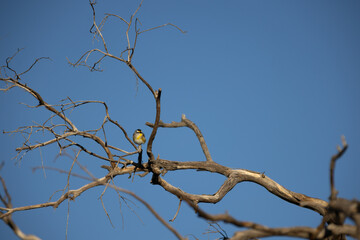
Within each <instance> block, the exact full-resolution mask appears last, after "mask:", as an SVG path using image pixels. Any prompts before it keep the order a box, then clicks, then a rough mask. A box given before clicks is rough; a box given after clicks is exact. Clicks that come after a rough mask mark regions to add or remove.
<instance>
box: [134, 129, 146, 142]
mask: <svg viewBox="0 0 360 240" xmlns="http://www.w3.org/2000/svg"><path fill="white" fill-rule="evenodd" d="M133 141H134V142H135V143H136V144H137V145H141V144H144V143H145V142H146V138H145V134H144V133H143V132H142V131H141V129H136V130H135V132H134V134H133Z"/></svg>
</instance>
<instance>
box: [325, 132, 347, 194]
mask: <svg viewBox="0 0 360 240" xmlns="http://www.w3.org/2000/svg"><path fill="white" fill-rule="evenodd" d="M341 141H342V145H343V147H342V148H341V147H339V146H338V148H337V149H338V153H337V154H335V155H333V156H332V157H331V162H330V189H331V194H330V197H329V199H330V200H335V199H336V195H337V191H336V189H335V183H334V171H335V162H336V160H338V159H339V158H340V157H341V156H342V155H343V154H344V152H345V151H346V149H347V148H348V145H347V143H346V140H345V137H344V136H342V137H341Z"/></svg>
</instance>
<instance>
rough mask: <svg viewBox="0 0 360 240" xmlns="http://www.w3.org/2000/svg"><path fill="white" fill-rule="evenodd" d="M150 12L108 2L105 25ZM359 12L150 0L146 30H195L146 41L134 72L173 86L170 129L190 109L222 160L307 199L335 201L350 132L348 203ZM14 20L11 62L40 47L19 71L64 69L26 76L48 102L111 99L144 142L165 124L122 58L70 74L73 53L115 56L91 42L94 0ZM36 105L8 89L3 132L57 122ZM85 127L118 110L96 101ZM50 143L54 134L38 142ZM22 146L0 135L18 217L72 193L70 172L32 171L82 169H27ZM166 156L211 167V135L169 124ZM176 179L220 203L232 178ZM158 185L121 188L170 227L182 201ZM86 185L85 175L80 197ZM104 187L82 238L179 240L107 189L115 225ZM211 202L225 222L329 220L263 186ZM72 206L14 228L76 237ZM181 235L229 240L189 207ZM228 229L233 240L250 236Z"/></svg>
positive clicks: (359, 150) (21, 7) (355, 171)
mask: <svg viewBox="0 0 360 240" xmlns="http://www.w3.org/2000/svg"><path fill="white" fill-rule="evenodd" d="M138 3H139V1H115V0H113V1H103V0H99V1H98V4H97V6H96V9H97V19H98V20H100V19H101V18H102V17H103V16H104V13H114V14H118V15H120V16H123V17H124V18H126V19H128V18H129V17H130V15H131V13H132V12H133V11H134V10H135V9H136V7H137V5H138ZM359 12H360V1H357V0H348V1H334V0H326V1H324V0H319V1H295V0H293V1H288V0H287V1H254V0H247V1H235V0H233V1H168V0H166V1H165V0H154V1H149V0H145V1H144V3H143V6H142V8H141V9H140V11H139V13H138V17H139V19H140V21H141V24H142V25H141V28H142V29H147V28H150V27H154V26H157V25H161V24H164V23H168V22H170V23H173V24H176V25H177V26H179V27H181V28H182V29H183V30H185V31H187V33H186V34H181V33H180V32H179V31H177V30H176V29H175V28H172V27H166V28H163V29H158V30H155V31H152V32H148V33H144V34H143V35H141V36H140V39H139V42H138V47H137V51H136V53H135V56H134V60H133V64H134V65H135V66H136V67H137V69H138V70H139V72H140V73H141V74H142V75H143V77H144V78H145V79H146V80H147V81H148V82H149V83H150V84H151V85H152V86H153V87H154V88H155V89H158V88H162V90H163V94H162V116H161V119H162V120H163V121H164V122H171V121H180V117H181V114H186V116H187V118H188V119H190V120H192V121H194V122H195V123H196V124H197V125H198V126H199V128H200V130H201V131H202V133H203V135H204V137H205V140H206V141H207V144H208V147H209V149H210V153H211V154H212V157H213V159H214V160H215V161H216V162H218V163H219V164H222V165H225V166H228V167H232V168H244V169H249V170H254V171H260V172H265V174H266V175H267V176H269V177H271V178H272V179H273V180H275V181H277V182H278V183H279V184H281V185H283V186H285V187H286V188H288V189H290V190H292V191H295V192H299V193H303V194H306V195H309V196H312V197H317V198H321V199H324V200H327V199H328V197H329V194H330V191H329V190H330V187H329V161H330V158H331V156H332V155H333V154H334V153H336V145H338V144H341V140H340V137H341V135H344V136H345V137H346V140H347V142H348V144H349V148H348V151H347V152H346V154H345V155H344V156H343V157H342V158H341V159H340V161H339V162H338V163H337V165H336V172H335V177H336V182H335V183H336V188H337V189H338V190H339V196H341V197H346V198H350V199H352V198H357V199H359V198H360V192H359V189H360V174H359V169H360V163H359V161H360V127H359V123H360V94H359V93H360V44H359V43H360V14H359ZM0 20H1V21H0V22H1V26H2V27H1V29H2V30H1V33H0V61H1V65H3V64H4V63H5V59H6V58H7V57H8V56H11V55H12V54H14V53H15V52H16V50H17V48H24V50H23V51H22V52H21V54H19V55H18V56H17V57H16V59H15V60H14V62H13V68H15V69H18V70H19V71H21V70H22V69H26V67H27V66H29V65H30V64H31V63H32V62H33V61H34V60H35V59H36V58H38V57H50V58H51V59H52V61H42V62H41V63H39V64H38V65H37V66H36V67H35V68H34V69H33V70H32V71H31V72H29V73H28V74H27V75H26V76H24V78H23V81H25V82H26V83H27V84H28V85H29V86H30V87H32V88H34V89H36V90H37V91H38V92H39V93H40V94H41V95H42V96H43V97H44V99H45V100H46V101H47V102H49V103H51V104H57V103H59V101H60V100H62V99H64V98H66V97H70V98H71V99H73V100H102V101H105V102H106V103H107V104H108V106H109V108H110V114H111V116H112V118H114V119H116V120H117V121H118V122H119V123H120V124H121V125H122V126H123V127H124V128H125V129H126V130H127V131H128V133H132V132H133V131H134V130H135V129H137V128H141V129H143V131H144V132H145V134H146V135H147V136H149V135H150V129H149V128H148V127H146V126H145V122H147V121H148V122H153V119H154V101H153V99H152V97H151V95H150V93H149V91H148V90H147V89H146V87H145V86H144V85H143V84H141V83H139V84H137V82H136V78H135V76H134V74H132V73H131V72H130V70H129V69H127V68H126V66H124V65H123V64H121V63H119V62H116V61H114V60H110V59H108V60H106V61H104V62H103V63H102V64H101V67H102V68H103V70H104V71H103V72H89V70H88V69H87V68H84V67H79V68H72V67H71V66H69V65H68V63H67V60H66V58H68V59H70V60H72V61H74V60H76V59H77V58H78V57H80V56H81V54H83V53H84V52H85V51H86V50H89V49H91V48H94V47H99V48H100V47H101V45H100V44H99V42H97V41H96V40H93V38H92V35H91V34H90V33H89V29H90V27H91V24H92V23H91V21H92V15H91V8H90V6H89V4H88V1H70V0H64V1H19V0H2V1H1V2H0ZM124 29H125V26H124V25H122V24H121V23H119V21H118V20H116V19H110V20H109V21H108V24H107V25H106V26H105V27H104V29H103V34H104V37H105V39H106V41H107V43H108V46H109V48H110V51H111V52H112V53H114V54H119V53H120V52H121V51H122V50H124V49H125V48H126V42H125V39H124V35H123V33H124ZM20 102H24V103H27V104H33V105H35V104H36V102H35V101H34V99H32V97H31V96H29V95H28V94H26V93H25V92H23V91H21V90H20V89H13V90H11V91H9V92H7V93H5V94H4V93H0V112H1V115H0V126H1V130H13V129H16V128H17V127H19V126H24V125H29V124H33V122H38V123H42V122H43V121H45V120H46V119H47V117H48V116H49V115H48V113H47V112H46V111H44V110H43V109H29V108H27V107H25V106H24V105H21V104H19V103H20ZM69 116H70V117H71V119H73V121H74V122H75V123H76V124H77V126H78V128H79V129H81V130H85V129H89V128H97V127H99V125H100V124H101V121H102V120H103V117H104V112H103V109H102V108H100V107H99V106H96V105H94V106H88V107H84V108H81V109H79V110H78V111H75V112H73V113H72V114H71V115H69ZM121 136H122V135H121V132H119V131H118V130H115V129H111V128H109V129H108V141H109V142H111V143H112V144H113V145H118V146H121V147H123V148H125V149H128V150H131V146H130V145H129V144H125V143H124V141H123V139H122V138H121ZM49 137H50V136H48V135H47V134H45V135H42V134H39V135H38V136H37V137H35V138H34V139H33V142H34V143H36V142H37V141H44V140H46V139H49ZM21 141H22V137H21V136H17V135H11V136H9V135H4V134H1V135H0V161H1V162H4V163H5V165H4V167H3V168H2V169H1V170H0V174H1V176H3V177H4V179H5V180H6V182H7V185H8V189H9V192H10V193H11V195H12V200H13V205H14V207H18V206H24V205H29V204H37V203H41V202H46V201H48V199H49V197H50V196H51V195H52V194H53V193H54V191H56V190H59V189H62V188H64V187H65V184H66V177H67V176H66V175H64V174H60V173H57V172H52V171H50V170H48V171H46V172H45V174H46V177H45V176H44V173H43V172H42V171H36V172H32V168H33V167H36V166H40V165H41V164H42V162H43V164H44V165H46V166H53V167H57V168H62V169H69V167H70V166H71V160H70V159H69V158H67V157H60V158H56V155H57V154H58V150H57V148H56V146H50V147H46V148H43V149H42V150H41V151H39V150H35V151H33V152H31V153H28V154H27V155H25V157H24V158H23V159H22V160H21V161H20V162H19V161H16V160H11V158H12V157H14V156H15V155H16V152H15V148H16V147H18V146H20V145H21ZM79 141H83V140H81V139H79ZM117 142H118V144H117ZM87 144H89V146H92V147H94V151H96V150H98V148H96V147H95V146H93V145H91V143H87ZM68 154H69V155H70V156H72V155H73V152H72V151H70V150H69V151H68ZM154 154H155V155H157V154H160V157H161V158H164V159H169V160H176V161H201V160H204V159H205V158H204V156H203V155H202V151H201V148H200V146H199V144H198V142H197V139H196V138H195V135H194V134H193V133H192V132H191V131H190V130H189V129H185V128H184V129H160V130H159V132H158V135H157V137H156V140H155V143H154ZM79 161H80V162H81V163H82V164H83V165H85V166H87V168H88V169H89V170H90V171H91V172H92V173H93V174H95V175H96V176H97V177H101V176H103V175H104V174H106V171H105V170H103V169H101V168H100V166H101V165H103V164H104V162H102V161H99V160H97V159H94V158H90V157H88V156H87V155H85V154H84V155H80V158H79ZM75 171H76V172H78V173H81V171H80V170H79V169H75ZM165 179H166V180H168V181H169V182H170V183H172V184H173V185H175V186H178V187H181V188H183V189H184V190H185V191H188V192H190V193H197V194H212V193H214V192H216V190H217V189H218V187H219V186H220V185H221V184H222V183H223V181H224V177H222V176H218V175H215V174H210V173H204V172H194V171H183V172H174V173H172V172H169V173H167V175H166V176H165ZM149 182H150V176H146V177H144V178H139V177H136V178H135V179H134V181H131V180H129V179H128V178H127V176H119V177H117V178H116V179H115V183H116V184H117V185H118V186H120V187H122V188H126V189H129V190H131V191H133V192H135V193H136V194H138V195H139V196H140V197H142V198H143V199H145V200H146V201H148V202H149V203H150V204H151V205H152V206H153V207H154V208H155V210H157V211H158V212H159V213H160V215H161V216H162V217H164V218H165V219H171V218H172V217H173V215H174V214H175V212H176V209H177V206H178V200H177V198H176V197H174V196H172V195H170V194H168V193H167V192H165V191H163V190H162V188H160V187H159V186H153V185H150V184H149ZM84 183H85V182H84V181H83V180H79V179H76V178H72V179H71V182H70V187H71V188H77V187H79V186H81V184H84ZM102 191H103V188H100V187H99V188H98V189H93V190H91V191H88V192H86V193H84V194H83V195H81V196H80V197H79V198H77V199H76V201H75V202H70V205H69V206H70V215H69V229H68V239H110V238H113V239H118V238H122V239H144V238H150V239H155V238H156V239H174V236H173V235H172V234H171V233H170V232H169V231H168V230H167V229H165V228H164V227H163V226H162V225H159V223H158V222H157V220H156V219H155V218H154V217H153V216H152V215H151V214H150V213H149V212H148V211H147V210H146V209H145V208H144V207H143V206H142V205H141V204H140V203H139V202H137V201H136V200H134V199H132V198H131V197H128V198H129V200H128V202H127V204H128V205H129V206H127V205H126V204H125V203H124V202H123V201H120V203H119V200H118V197H117V194H116V193H115V192H113V191H111V190H107V192H106V194H105V197H104V204H105V206H106V210H107V211H108V213H109V215H110V217H111V220H112V223H113V225H114V227H115V228H113V227H112V226H111V224H110V223H109V221H108V218H107V216H106V214H105V213H104V210H103V207H102V204H101V201H100V200H99V199H98V197H99V196H100V194H101V192H102ZM54 197H55V198H57V197H59V193H56V194H55V195H54ZM200 207H203V208H204V209H205V210H207V211H209V212H211V213H223V212H225V211H229V213H230V214H232V215H233V216H234V217H236V218H237V219H239V220H244V221H255V222H258V223H261V224H265V225H268V226H271V227H276V226H279V227H280V226H296V225H301V226H311V227H316V226H317V225H318V224H319V223H320V221H321V217H320V216H319V215H318V214H317V213H314V212H312V211H310V210H307V209H302V208H300V207H297V206H295V205H292V204H289V203H287V202H284V201H283V200H281V199H278V198H277V197H275V196H273V195H271V194H270V193H268V192H267V191H266V190H265V189H263V188H262V187H261V186H258V185H255V184H251V183H241V184H239V185H238V186H236V187H235V188H234V189H233V190H232V191H231V192H230V193H229V194H228V195H227V196H226V197H225V198H224V199H223V200H222V201H221V202H220V203H218V204H215V205H212V204H211V205H210V204H201V205H200ZM67 211H68V203H67V202H64V203H63V204H62V205H61V206H60V207H59V208H58V209H50V208H48V209H41V210H32V211H27V212H18V213H15V214H14V215H13V218H14V220H15V222H16V223H17V224H18V225H19V227H20V228H21V229H22V230H23V231H24V232H25V233H31V234H36V235H37V236H39V237H41V238H42V239H65V231H66V222H67ZM134 212H135V213H134ZM172 225H173V226H174V227H175V228H176V229H177V230H178V231H179V232H180V233H181V234H182V235H188V234H193V235H194V236H196V237H197V238H199V239H216V238H218V237H221V236H220V235H217V234H209V235H206V234H205V235H204V234H203V233H204V232H206V231H207V228H208V225H207V223H206V222H205V221H204V220H202V219H199V218H198V217H196V215H195V214H194V212H193V211H192V210H190V209H189V207H188V206H185V205H183V206H182V208H181V210H180V213H179V215H178V217H177V219H176V221H175V222H174V223H172ZM221 226H222V227H223V228H224V230H225V231H226V232H227V233H228V235H229V236H232V235H233V233H234V231H235V230H236V229H235V228H233V227H231V226H229V225H227V224H221ZM189 237H190V239H194V238H193V237H191V236H189ZM0 238H1V239H15V235H14V234H13V233H12V232H11V230H10V229H9V227H8V226H6V225H5V224H3V223H0Z"/></svg>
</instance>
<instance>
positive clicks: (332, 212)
mask: <svg viewBox="0 0 360 240" xmlns="http://www.w3.org/2000/svg"><path fill="white" fill-rule="evenodd" d="M90 7H91V9H92V16H93V21H92V27H91V29H90V32H91V33H92V34H93V37H94V38H98V39H100V42H101V43H102V49H98V48H94V49H90V50H88V51H86V52H85V53H84V54H83V55H82V56H80V58H79V59H78V60H76V61H74V62H72V61H69V63H70V64H71V65H72V66H74V67H78V66H86V67H88V68H89V69H90V70H91V71H99V70H101V69H100V68H99V64H100V63H101V62H102V61H103V60H104V59H106V58H110V59H113V60H114V61H117V62H119V63H121V64H125V65H126V66H127V67H128V68H129V69H130V71H132V72H133V73H134V74H135V76H136V77H137V79H138V80H139V81H141V82H142V83H143V84H144V85H145V86H146V87H147V89H148V91H149V92H150V93H151V95H152V98H153V101H154V102H155V109H154V112H155V119H154V121H153V123H146V125H147V126H149V127H151V128H152V132H151V135H150V136H149V138H148V142H147V145H146V149H145V150H146V154H147V159H148V160H147V162H146V163H144V164H143V165H142V166H139V164H138V163H136V162H134V161H132V160H129V159H128V157H129V156H131V155H137V154H139V153H140V152H141V151H142V150H141V148H140V147H138V146H136V144H135V143H134V142H133V141H132V139H131V138H130V137H129V133H128V131H127V130H126V129H125V128H124V127H122V125H121V124H120V123H119V122H118V121H116V120H115V119H113V118H112V117H111V116H110V114H109V110H108V106H107V104H106V103H105V102H103V101H81V100H73V99H70V98H69V97H68V98H66V99H65V100H64V101H62V102H61V103H59V104H56V105H53V104H51V103H49V102H47V101H46V99H44V98H43V97H42V96H41V95H40V93H38V92H37V91H36V90H35V89H33V88H32V87H31V82H30V83H25V82H24V80H23V78H24V76H25V74H26V73H28V72H29V71H31V70H32V68H33V67H34V66H35V65H36V64H37V63H38V62H39V61H41V60H45V59H44V58H38V59H36V61H35V62H34V63H32V64H31V65H30V66H29V68H28V69H26V70H25V71H22V72H18V71H16V70H15V69H14V68H13V66H12V65H11V64H12V60H13V59H14V57H15V56H16V55H17V54H18V52H19V51H18V52H17V53H16V54H15V55H13V56H12V57H9V58H8V59H6V63H5V65H4V66H2V67H1V78H0V80H1V82H2V83H3V86H2V88H1V89H0V90H1V91H3V92H6V91H9V90H11V89H13V88H20V89H22V90H24V92H25V93H27V94H30V95H31V96H32V97H33V98H35V99H36V101H37V102H38V104H37V105H35V106H30V105H27V106H28V107H29V108H45V109H46V110H47V111H48V112H49V113H50V114H51V115H50V117H49V118H48V119H46V120H45V121H44V122H43V123H42V124H34V125H29V126H25V127H19V128H18V129H16V130H14V131H10V132H7V133H17V134H21V135H23V136H25V141H24V142H23V143H22V145H21V146H19V147H18V148H16V151H17V156H16V157H17V159H18V160H21V159H22V158H23V157H24V155H25V154H26V153H27V152H29V151H32V150H34V149H38V148H44V147H46V146H48V145H57V146H58V148H59V152H60V154H61V153H62V152H64V151H65V150H66V149H69V148H75V149H76V150H77V153H76V156H75V157H74V159H73V163H72V166H71V168H70V169H67V170H60V169H55V170H56V171H59V172H61V171H63V172H65V173H66V174H67V175H68V178H67V185H66V187H65V188H64V189H63V192H62V195H61V196H60V197H59V198H58V199H57V200H55V201H50V202H43V203H40V204H35V205H29V206H20V207H14V206H13V205H12V203H11V196H10V192H11V190H9V189H7V187H6V183H5V180H4V179H3V178H1V182H2V186H3V192H2V193H1V195H0V200H1V202H2V206H1V207H0V211H1V215H0V217H1V219H2V220H3V221H4V222H5V224H7V225H8V226H9V227H11V228H12V229H13V231H14V233H15V234H16V235H17V236H18V237H19V238H21V239H39V238H38V237H36V236H33V235H27V234H25V233H23V232H22V231H21V230H20V228H19V227H18V226H17V225H16V224H15V223H14V221H13V220H12V216H13V214H16V212H19V211H25V210H33V209H38V208H46V207H54V208H57V207H58V206H59V205H60V204H62V203H63V202H64V201H66V200H74V199H76V198H77V197H78V196H79V195H80V194H84V193H85V192H86V191H87V190H89V189H91V188H94V187H97V186H105V187H104V192H103V193H102V195H101V196H100V198H102V196H103V194H105V193H106V190H107V189H108V188H113V189H115V190H116V191H117V192H119V193H127V194H129V195H130V196H132V197H133V198H135V199H136V200H137V201H139V202H140V203H142V204H144V205H145V206H146V208H148V210H149V211H150V212H151V213H152V214H153V215H154V216H155V218H157V219H158V220H159V222H160V223H161V224H163V225H164V226H165V227H166V228H168V229H169V231H171V232H172V233H173V234H174V236H176V238H178V239H186V238H185V237H184V236H183V235H181V233H179V232H178V231H177V230H175V229H174V228H173V227H172V226H171V224H169V223H168V222H166V221H165V220H164V219H163V218H162V217H161V216H159V214H158V213H157V212H156V211H155V210H154V209H153V208H152V207H151V206H150V205H149V204H148V203H147V202H146V201H145V200H143V199H141V198H140V197H138V196H137V195H136V194H135V193H133V192H131V191H129V190H126V189H122V188H120V187H117V186H115V185H114V183H113V181H112V180H113V179H114V178H115V177H117V176H119V175H128V174H130V176H132V177H134V176H135V174H136V173H138V175H140V176H145V175H147V174H151V175H152V180H151V183H152V184H154V185H159V186H161V187H162V188H163V189H164V191H166V192H168V193H169V194H172V195H174V196H176V197H177V198H178V199H179V209H180V206H181V203H182V202H185V203H186V204H188V205H189V206H190V207H192V208H193V209H194V214H197V215H198V216H199V217H201V218H204V219H205V220H208V221H210V222H212V223H211V224H210V225H211V226H212V227H213V228H214V229H217V232H219V233H221V230H219V228H220V227H216V226H219V225H217V224H218V223H221V222H225V223H229V224H232V225H234V226H236V227H238V228H239V231H237V232H235V233H234V235H233V236H231V237H228V236H227V235H226V234H222V233H221V235H222V237H223V239H234V240H235V239H256V238H261V237H268V236H291V237H298V238H308V239H344V238H345V237H346V236H351V237H353V238H357V239H360V213H359V212H360V202H359V201H357V200H347V199H341V198H338V197H337V191H336V189H335V179H334V170H335V162H336V161H337V160H338V159H340V157H341V156H342V155H343V154H344V153H345V151H346V149H347V146H348V145H347V143H346V141H345V138H344V137H343V138H342V147H338V152H337V153H336V154H335V155H334V156H333V157H332V159H331V161H330V176H331V177H330V188H331V195H330V197H329V200H328V201H325V200H322V199H318V198H314V197H310V196H306V195H304V194H301V193H297V192H293V191H291V190H289V189H286V188H285V187H283V186H282V185H280V184H279V183H277V182H275V181H274V180H272V179H271V178H269V177H268V176H266V175H265V174H264V173H260V172H255V171H251V170H246V169H232V168H229V167H227V166H223V165H220V164H219V163H217V162H216V160H214V159H212V157H211V155H210V152H209V149H208V147H207V144H206V141H205V139H204V137H203V135H202V133H201V131H200V129H199V128H198V126H197V125H196V124H195V123H194V122H192V121H191V120H189V119H187V118H186V117H185V115H182V116H181V120H180V121H179V122H171V123H164V122H163V121H161V93H162V89H161V88H159V89H154V88H153V87H152V85H151V83H149V82H148V81H147V80H145V79H144V77H143V76H142V75H141V74H140V72H139V71H138V70H137V68H136V67H135V66H134V65H133V62H132V59H133V56H134V54H135V53H136V46H137V42H138V38H139V36H140V35H141V34H143V33H145V32H148V31H151V30H154V29H157V28H161V27H166V26H168V27H174V28H176V29H177V30H179V31H180V32H182V33H184V31H183V30H182V29H181V28H179V27H177V26H176V25H173V24H171V23H167V24H164V25H161V26H157V27H153V28H150V29H146V30H140V28H139V20H138V19H137V18H136V14H137V12H138V10H139V9H140V7H141V3H140V5H139V6H138V8H137V9H136V10H135V12H134V13H133V14H132V15H131V17H130V19H128V20H125V19H124V18H123V17H121V16H119V15H115V14H106V15H105V17H104V18H103V19H102V21H101V22H100V23H97V22H96V18H95V2H93V1H90ZM109 18H115V19H117V20H118V21H120V22H121V23H123V24H125V26H126V28H127V30H126V32H125V38H126V41H127V48H126V49H124V51H123V52H121V53H120V54H119V55H116V54H113V53H111V52H110V51H109V49H108V47H107V44H106V41H105V38H104V36H103V34H102V28H103V26H104V25H105V24H106V22H107V20H108V19H109ZM131 29H134V33H133V35H134V38H133V39H131V34H130V31H131ZM94 58H95V60H92V61H91V62H90V59H94ZM94 104H98V105H101V106H102V107H103V109H104V113H105V114H104V119H103V122H102V124H101V125H100V126H99V127H98V128H97V129H89V130H79V129H78V128H77V126H76V124H75V123H74V122H73V121H72V119H70V117H68V114H67V113H68V112H70V111H76V110H77V109H78V107H80V106H84V105H94ZM105 126H112V127H114V128H115V129H118V130H119V131H120V132H121V134H122V137H123V138H124V139H125V140H126V142H128V143H130V145H131V146H132V147H133V148H132V149H125V148H124V147H123V146H121V145H118V143H111V142H109V141H108V140H107V138H106V128H105ZM182 127H185V128H189V129H191V130H192V131H193V132H194V133H195V135H196V138H197V139H198V141H199V143H200V147H201V149H202V151H203V153H204V156H205V158H206V160H205V161H195V162H194V161H191V162H189V161H182V162H180V161H174V160H167V159H162V158H161V157H160V155H159V154H156V153H154V152H153V148H152V146H153V143H154V141H155V140H156V135H157V132H158V129H159V128H182ZM169 131H171V130H169ZM42 132H47V133H49V134H50V135H51V136H52V137H51V138H49V139H43V141H42V142H40V143H36V144H34V143H32V141H31V139H32V137H33V135H36V134H38V133H42ZM100 133H101V134H102V135H101V136H100ZM79 136H80V137H82V138H86V139H88V140H89V141H92V142H94V143H95V144H96V145H98V146H100V148H101V149H102V153H99V152H96V151H94V150H92V149H91V148H89V147H88V146H86V145H83V144H81V143H80V142H78V141H77V140H76V137H79ZM81 153H84V154H88V155H91V156H94V157H96V158H97V159H98V160H99V162H103V163H106V164H105V165H103V166H102V168H104V169H107V170H108V173H107V174H106V175H104V176H103V177H102V178H95V177H94V176H93V175H92V174H91V173H90V172H89V171H88V170H87V169H86V168H84V167H82V168H83V170H84V172H85V173H87V175H88V176H87V177H83V176H77V175H76V174H74V173H73V172H72V169H73V166H74V165H75V164H78V165H80V163H79V162H78V161H77V158H78V156H79V154H81ZM80 166H81V165H80ZM178 170H199V171H206V172H209V173H217V174H220V175H222V176H224V177H225V178H226V180H225V181H224V182H223V184H222V185H221V187H220V188H219V189H218V190H217V191H216V192H215V193H214V194H211V195H209V194H191V193H188V192H186V191H184V190H183V189H180V188H178V187H175V186H173V185H172V184H171V183H169V182H167V181H166V180H165V179H164V178H163V176H164V175H165V174H171V172H173V171H178ZM70 177H83V178H85V179H87V180H89V183H88V184H85V185H83V186H82V187H80V188H78V189H70V188H69V187H68V186H69V179H70ZM243 182H253V183H256V184H258V185H260V186H262V187H263V188H265V189H266V190H268V191H269V192H270V193H271V194H273V195H275V196H277V197H278V198H281V199H283V200H284V201H287V202H289V203H291V204H295V205H297V206H299V207H303V208H308V209H310V210H312V211H315V212H317V213H319V214H320V215H322V216H323V221H322V222H321V223H320V224H319V226H317V227H297V226H294V227H283V228H281V227H280V228H271V227H267V226H264V225H261V224H259V223H254V222H247V221H242V220H239V219H237V218H236V217H235V216H232V215H231V214H230V213H223V214H218V215H212V214H209V213H207V212H206V211H204V210H202V209H201V208H200V207H199V203H217V202H219V201H221V200H222V199H223V198H224V197H225V196H226V195H227V193H229V192H230V191H231V190H232V189H233V188H234V187H235V186H236V185H237V184H240V183H243ZM119 197H120V194H119ZM179 209H178V211H177V213H178V212H179ZM104 211H105V212H106V210H105V208H104ZM177 213H176V215H177ZM106 214H107V212H106ZM176 215H175V216H174V218H173V219H172V221H174V220H175V218H176ZM347 218H349V219H351V220H352V222H353V224H352V225H349V224H345V220H346V219H347ZM220 229H221V228H220Z"/></svg>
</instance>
